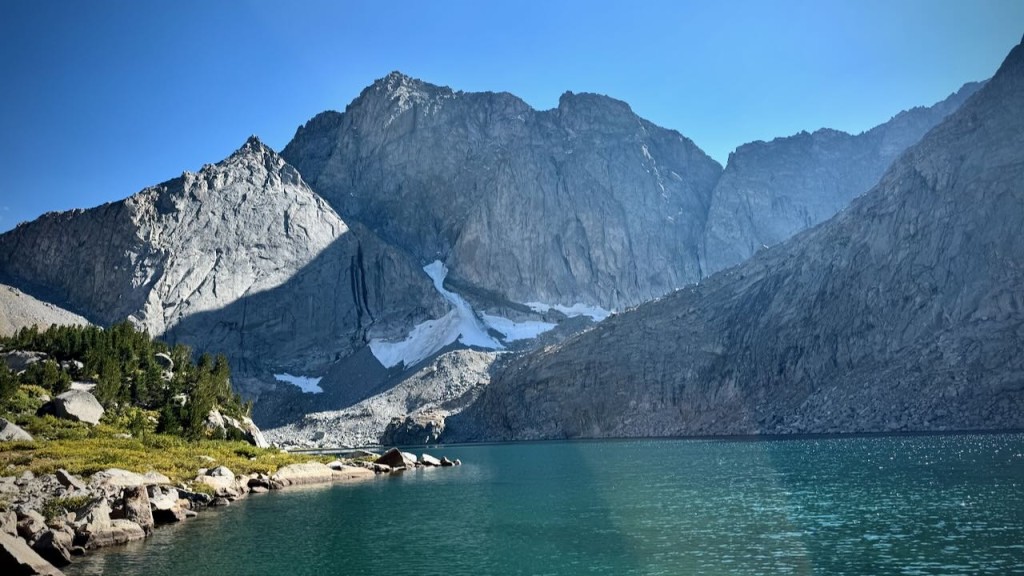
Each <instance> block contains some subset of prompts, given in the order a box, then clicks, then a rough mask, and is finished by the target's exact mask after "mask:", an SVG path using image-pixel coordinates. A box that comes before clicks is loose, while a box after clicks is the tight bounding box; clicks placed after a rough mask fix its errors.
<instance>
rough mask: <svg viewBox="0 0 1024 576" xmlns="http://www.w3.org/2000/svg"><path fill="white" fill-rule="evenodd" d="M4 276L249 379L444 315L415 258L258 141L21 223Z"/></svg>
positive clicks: (2, 249) (1, 262)
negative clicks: (217, 356)
mask: <svg viewBox="0 0 1024 576" xmlns="http://www.w3.org/2000/svg"><path fill="white" fill-rule="evenodd" d="M0 274H3V275H4V276H6V277H10V278H14V279H17V280H19V281H22V282H24V283H25V284H31V285H38V286H45V287H46V288H47V289H48V290H49V291H50V292H52V293H54V294H55V295H56V298H57V299H58V300H59V301H64V302H67V303H68V304H69V305H70V306H71V307H72V308H74V309H76V310H86V311H88V312H89V315H90V317H94V318H96V319H97V320H98V321H99V322H101V323H104V324H110V323H113V322H117V321H120V320H123V319H124V318H126V317H127V318H130V319H132V320H133V321H134V322H135V323H137V324H138V325H141V326H142V327H144V328H145V329H146V330H147V331H148V332H149V333H150V334H153V335H163V336H164V337H165V338H167V339H170V340H172V341H183V342H186V343H188V344H190V345H193V346H194V347H196V348H199V349H215V350H216V351H219V352H224V353H226V354H228V355H229V357H230V358H231V359H232V362H233V365H234V367H235V368H236V370H238V371H239V373H240V374H241V375H243V376H244V375H245V374H247V373H253V372H257V373H263V374H264V375H265V374H266V373H267V372H268V371H270V370H274V369H280V370H285V369H291V370H293V371H296V372H301V371H303V370H315V369H317V368H322V367H323V365H324V364H326V363H329V362H331V361H333V360H334V359H335V358H336V357H338V356H345V355H348V354H350V353H351V352H352V351H353V350H355V349H358V348H360V347H362V346H364V345H365V341H366V340H367V339H368V338H369V337H371V336H381V337H390V336H394V335H398V334H404V332H405V331H407V329H408V327H409V326H411V325H412V324H413V323H415V322H418V321H422V320H425V319H426V318H428V317H434V316H437V315H440V313H441V312H443V311H444V304H443V302H442V301H441V299H440V297H439V296H438V295H437V294H436V291H435V290H434V289H433V287H432V286H431V284H430V281H429V279H428V278H427V277H426V276H425V275H424V274H423V272H422V270H420V269H419V265H418V264H414V263H411V262H410V261H409V259H408V257H407V256H406V255H405V254H404V253H402V252H401V251H398V250H395V249H393V248H391V247H389V246H387V245H385V244H384V243H382V242H380V241H379V240H378V239H377V238H376V237H375V236H374V235H373V234H372V233H370V232H368V231H366V230H365V229H362V228H361V227H359V226H354V227H349V226H348V225H346V224H345V223H344V222H343V221H342V220H341V219H340V218H339V217H338V216H337V214H336V213H335V212H334V211H333V210H332V209H331V208H330V207H329V206H328V205H327V204H326V203H325V202H324V201H323V200H322V199H321V198H319V197H318V196H317V195H316V194H314V193H313V192H312V191H311V190H310V189H309V187H308V186H306V184H305V183H304V182H303V180H302V178H301V177H300V176H299V174H298V172H297V171H296V170H295V169H294V168H292V167H291V166H289V165H288V164H286V163H285V162H284V161H283V160H282V159H281V158H280V157H279V156H278V155H277V154H275V153H274V152H273V151H271V150H270V149H269V148H267V147H266V146H264V145H263V144H262V143H260V142H259V141H258V140H256V139H255V138H250V140H249V141H248V142H246V144H245V145H244V146H242V148H240V149H239V150H238V151H237V152H235V153H234V154H233V155H231V156H230V157H229V158H227V159H226V160H224V161H223V162H221V163H219V164H217V165H209V166H205V167H204V168H203V169H202V170H201V171H200V172H199V173H197V174H192V173H185V174H183V175H182V176H181V177H180V178H176V179H174V180H170V181H168V182H165V183H164V184H161V185H159V186H154V187H152V188H147V189H145V190H143V191H142V192H139V193H138V194H136V195H134V196H132V197H130V198H128V199H127V200H124V201H121V202H116V203H112V204H106V205H103V206H100V207H97V208H94V209H90V210H75V211H71V212H66V213H61V214H48V215H45V216H43V217H42V218H40V219H39V220H37V221H35V222H32V223H29V224H23V225H20V226H18V227H17V228H16V229H15V230H12V231H11V232H9V233H7V234H4V235H2V236H0ZM325 343H329V344H325ZM267 379H269V378H267ZM271 381H272V380H271Z"/></svg>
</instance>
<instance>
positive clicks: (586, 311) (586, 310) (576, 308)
mask: <svg viewBox="0 0 1024 576" xmlns="http://www.w3.org/2000/svg"><path fill="white" fill-rule="evenodd" d="M526 305H527V306H529V307H530V309H531V310H533V311H534V312H539V313H541V314H543V313H544V312H547V311H548V310H551V309H552V308H554V309H555V310H558V311H559V312H561V313H562V314H565V315H566V316H568V317H570V318H575V317H577V316H589V317H590V319H591V320H593V321H594V322H600V321H602V320H604V319H605V318H607V317H609V316H611V315H612V313H611V311H609V310H605V309H604V308H601V307H600V306H590V305H587V304H583V303H581V302H577V303H576V304H573V305H572V306H563V305H561V304H545V303H543V302H527V303H526Z"/></svg>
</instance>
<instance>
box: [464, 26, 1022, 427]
mask: <svg viewBox="0 0 1024 576" xmlns="http://www.w3.org/2000/svg"><path fill="white" fill-rule="evenodd" d="M1022 104H1024V45H1022V46H1017V47H1016V48H1014V50H1013V51H1011V53H1010V54H1009V56H1007V59H1006V61H1005V62H1004V63H1003V65H1002V66H1001V67H1000V69H999V71H998V72H997V73H996V75H995V76H994V77H993V78H992V79H991V80H990V81H989V82H988V83H987V84H986V85H985V86H984V87H983V88H981V90H979V91H978V93H977V94H976V95H975V96H973V97H972V98H970V99H969V100H968V102H966V103H965V104H964V105H963V106H962V107H961V108H960V109H959V110H958V111H957V112H955V113H953V114H951V115H950V116H949V117H948V118H946V120H945V121H943V122H942V123H941V124H940V125H938V126H937V127H935V128H934V129H933V130H931V131H930V132H929V133H928V134H927V136H926V137H925V138H924V139H923V140H922V141H920V142H919V143H917V144H915V145H913V146H911V147H910V148H909V149H908V150H907V151H906V152H904V154H903V155H902V156H901V157H900V158H899V159H898V160H897V161H896V162H895V163H894V164H893V166H892V167H890V168H889V170H888V171H887V172H886V173H885V175H884V176H883V177H882V179H881V181H880V182H879V184H878V185H877V186H875V187H874V188H873V189H872V190H871V191H869V192H868V193H867V194H864V195H862V196H860V197H858V198H856V199H855V200H854V201H853V202H852V203H851V205H850V206H849V207H848V208H847V209H845V210H843V211H842V212H840V213H839V214H837V215H836V216H835V217H834V218H832V219H831V220H829V221H827V222H825V223H823V224H820V225H818V226H815V227H813V228H811V229H809V230H806V231H804V232H801V233H799V234H798V235H797V236H795V237H793V238H791V239H790V240H788V241H786V242H784V243H782V244H779V245H777V246H774V247H771V248H768V249H766V250H762V251H761V252H758V253H757V254H755V255H754V256H753V257H752V258H751V259H750V260H748V261H746V262H745V263H743V264H740V265H738V266H736V267H733V268H730V269H728V270H726V271H724V272H721V273H719V274H716V275H714V276H712V277H710V278H709V279H707V280H706V281H704V282H702V283H700V284H698V285H694V286H691V287H687V288H684V289H683V290H680V291H677V292H675V293H673V294H670V295H668V296H666V297H664V298H662V299H659V300H656V301H654V302H651V303H648V304H644V305H641V306H639V307H638V308H636V309H635V310H632V311H629V312H625V313H622V314H619V315H617V316H615V317H612V318H610V319H609V320H607V321H606V322H603V323H601V324H599V325H597V326H595V327H594V328H592V329H591V330H589V331H587V332H585V333H582V334H580V335H578V336H575V337H573V338H571V339H569V340H567V341H565V342H563V343H562V344H559V345H556V346H554V347H549V348H547V349H544V350H540V351H535V352H533V353H531V354H528V355H526V356H524V357H523V358H521V359H519V360H517V361H515V362H513V363H512V365H511V366H509V367H508V368H507V369H505V370H504V371H502V373H501V374H499V375H498V376H497V377H496V378H492V381H491V384H490V385H489V386H488V388H487V389H485V390H484V391H483V392H482V394H481V396H480V397H479V399H478V401H477V402H476V403H475V404H473V405H472V406H471V407H470V408H469V409H467V410H466V411H464V412H462V413H461V414H460V415H459V416H457V417H456V418H454V419H453V420H452V421H450V423H449V427H448V429H447V432H446V434H448V435H447V436H446V437H445V441H466V440H510V439H516V440H523V439H536V438H564V437H622V436H678V435H709V434H727V435H732V434H786V433H822V432H826V433H837V432H845V433H849V432H883V431H886V432H887V431H928V430H971V429H993V428H994V429H1020V428H1022V427H1024V420H1022V417H1021V415H1022V414H1024V411H1022V409H1024V360H1022V359H1021V357H1020V355H1019V353H1018V350H1019V346H1020V343H1021V342H1024V300H1022V296H1021V294H1020V291H1019V289H1018V287H1019V286H1020V283H1021V281H1024V272H1022V270H1021V269H1020V267H1019V266H1018V265H1016V263H1018V262H1019V261H1020V259H1021V257H1024V235H1022V234H1021V232H1022V231H1024V219H1022V218H1021V217H1020V214H1021V213H1022V212H1021V210H1020V207H1021V205H1022V199H1021V196H1020V188H1019V183H1020V182H1021V181H1022V178H1024V157H1022V156H1021V154H1022V152H1021V151H1022V150H1024V118H1022V117H1020V115H1019V114H1016V112H1015V111H1016V110H1019V109H1020V106H1021V105H1022Z"/></svg>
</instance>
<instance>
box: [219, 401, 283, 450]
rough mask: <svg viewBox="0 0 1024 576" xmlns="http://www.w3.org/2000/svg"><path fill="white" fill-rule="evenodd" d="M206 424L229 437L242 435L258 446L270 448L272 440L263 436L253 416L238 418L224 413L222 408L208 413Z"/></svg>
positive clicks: (247, 440)
mask: <svg viewBox="0 0 1024 576" xmlns="http://www.w3.org/2000/svg"><path fill="white" fill-rule="evenodd" d="M205 424H206V427H207V428H208V429H210V430H211V431H212V432H214V433H215V434H218V435H221V436H226V437H228V438H232V437H236V436H237V437H241V438H244V439H245V441H246V442H248V443H249V444H252V445H253V446H255V447H257V448H270V442H267V439H266V438H264V437H263V432H262V431H261V430H260V429H259V427H257V426H256V424H255V423H254V422H253V421H252V419H251V418H248V417H247V418H242V419H241V420H238V419H236V418H232V417H231V416H228V415H226V414H222V413H221V412H220V410H210V413H209V414H207V415H206V423H205Z"/></svg>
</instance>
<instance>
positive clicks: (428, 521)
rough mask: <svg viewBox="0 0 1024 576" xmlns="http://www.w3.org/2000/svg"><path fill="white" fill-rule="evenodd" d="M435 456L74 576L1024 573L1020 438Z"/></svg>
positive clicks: (210, 521)
mask: <svg viewBox="0 0 1024 576" xmlns="http://www.w3.org/2000/svg"><path fill="white" fill-rule="evenodd" d="M415 451H416V452H417V453H419V452H420V451H421V450H420V449H416V450H415ZM426 451H427V452H428V453H430V454H433V455H434V456H437V457H441V456H447V457H449V458H451V459H455V458H459V459H461V460H462V461H463V462H464V464H463V465H462V466H459V467H454V468H436V469H417V470H415V471H410V472H407V473H404V474H400V475H391V476H384V477H381V476H379V477H378V478H377V479H375V480H371V481H368V482H365V483H362V484H355V485H336V486H330V487H316V488H310V489H290V490H282V491H274V492H271V493H269V494H263V495H254V496H252V497H250V498H247V499H245V500H241V501H239V502H236V503H234V504H233V505H231V506H230V507H227V508H221V509H215V510H212V509H211V510H207V511H204V512H202V513H200V515H199V517H198V518H196V519H194V520H189V521H187V522H184V523H181V524H179V525H175V526H171V527H164V528H161V529H158V530H157V531H156V534H155V535H154V536H153V537H151V538H149V539H147V540H145V541H143V542H138V543H134V544H131V545H126V546H121V547H115V548H112V549H107V550H101V551H97V552H95V553H92V554H90V555H88V556H87V557H85V558H82V559H79V560H77V561H76V563H75V564H73V565H72V566H69V567H68V568H66V569H65V572H66V573H67V574H69V575H79V576H81V575H98V574H108V575H110V574H124V575H147V576H157V575H172V574H173V575H183V574H216V575H217V576H231V575H243V574H244V575H276V574H282V575H307V574H308V575H317V576H322V575H327V574H400V575H401V574H410V575H411V574H416V575H421V574H451V575H490V574H493V575H512V574H516V575H519V574H522V575H550V576H556V575H575V574H608V575H616V576H618V575H627V574H645V575H647V574H649V575H655V574H658V575H686V574H708V575H711V574H723V575H725V574H728V575H748V574H821V575H841V574H858V575H883V574H900V575H923V574H1000V575H1003V574H1024V434H1020V433H1012V434H949V435H924V436H864V437H803V438H787V439H724V440H722V439H714V440H707V439H700V440H685V439H679V440H622V441H579V442H537V443H512V444H491V445H468V446H435V447H429V448H427V449H426Z"/></svg>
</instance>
